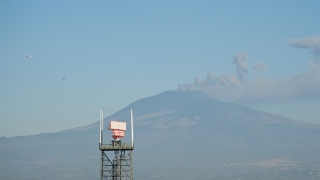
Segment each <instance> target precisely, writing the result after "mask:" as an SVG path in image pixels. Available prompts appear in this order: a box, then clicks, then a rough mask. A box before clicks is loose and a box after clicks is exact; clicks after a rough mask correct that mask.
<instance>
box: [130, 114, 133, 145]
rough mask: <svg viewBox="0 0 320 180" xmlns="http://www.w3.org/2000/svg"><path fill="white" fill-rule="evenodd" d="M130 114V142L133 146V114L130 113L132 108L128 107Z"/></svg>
mask: <svg viewBox="0 0 320 180" xmlns="http://www.w3.org/2000/svg"><path fill="white" fill-rule="evenodd" d="M130 115H131V138H132V139H131V143H132V146H133V114H132V109H131V108H130Z"/></svg>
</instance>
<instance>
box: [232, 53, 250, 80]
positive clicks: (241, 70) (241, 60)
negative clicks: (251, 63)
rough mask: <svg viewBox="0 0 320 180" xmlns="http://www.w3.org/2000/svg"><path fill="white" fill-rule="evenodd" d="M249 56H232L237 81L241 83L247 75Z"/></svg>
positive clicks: (246, 54) (245, 54)
mask: <svg viewBox="0 0 320 180" xmlns="http://www.w3.org/2000/svg"><path fill="white" fill-rule="evenodd" d="M248 57H249V55H248V53H246V52H242V53H238V54H235V55H234V56H233V62H232V63H233V64H236V71H237V74H238V80H239V81H240V82H241V83H244V82H245V81H246V75H247V74H248V63H247V59H248Z"/></svg>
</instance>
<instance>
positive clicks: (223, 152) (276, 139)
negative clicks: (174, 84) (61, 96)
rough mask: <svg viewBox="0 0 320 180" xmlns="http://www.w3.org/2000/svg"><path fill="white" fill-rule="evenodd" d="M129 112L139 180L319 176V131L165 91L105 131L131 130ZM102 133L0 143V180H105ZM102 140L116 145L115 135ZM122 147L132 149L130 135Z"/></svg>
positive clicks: (86, 130)
mask: <svg viewBox="0 0 320 180" xmlns="http://www.w3.org/2000/svg"><path fill="white" fill-rule="evenodd" d="M129 108H132V109H133V113H134V128H135V150H134V154H133V160H134V177H135V179H186V178H187V177H188V178H189V179H199V178H201V177H202V178H201V179H212V178H213V179H226V177H229V179H232V178H234V179H238V178H239V177H247V178H250V177H251V175H250V174H252V175H253V176H255V177H258V175H257V174H259V172H262V171H263V172H266V171H268V172H270V174H273V172H274V171H281V172H282V173H278V174H281V176H284V174H288V176H290V175H292V173H293V174H294V173H296V172H300V171H301V172H304V173H307V172H309V170H310V171H311V170H312V169H313V170H312V173H313V174H315V176H310V179H312V178H314V177H317V176H316V175H317V173H318V172H319V174H320V170H319V167H320V165H319V152H320V151H319V150H320V148H319V146H320V144H319V142H320V129H319V124H315V123H313V124H312V123H304V122H301V121H295V120H292V119H289V118H286V117H282V116H279V115H275V114H270V113H266V112H262V111H256V110H253V109H250V108H246V107H244V106H241V105H237V104H234V103H224V102H221V101H219V100H217V99H214V98H212V97H210V96H208V95H206V94H204V93H202V92H199V91H166V92H163V93H160V94H158V95H155V96H152V97H148V98H144V99H141V100H138V101H135V102H133V103H132V104H130V105H128V106H127V107H125V108H124V109H122V110H120V111H118V112H116V113H115V114H113V115H111V116H109V117H106V118H105V120H104V121H105V123H104V124H105V128H106V126H107V124H108V121H109V120H120V121H127V122H129V118H130V117H129V111H128V109H129ZM98 126H99V123H98V122H95V123H93V124H91V125H89V126H86V127H80V128H75V129H72V130H65V131H60V132H57V133H47V134H39V135H34V136H22V137H13V138H0V160H1V163H0V179H9V178H12V179H45V178H46V179H99V169H100V167H99V165H100V162H99V158H100V152H99V149H98V141H99V127H98ZM105 128H104V129H105ZM104 139H105V142H109V141H110V140H111V134H110V131H107V130H105V131H104ZM123 141H130V130H129V128H128V132H127V137H126V138H125V139H124V140H123ZM317 169H318V170H319V171H318V170H317ZM297 177H300V176H297ZM242 179H243V178H242Z"/></svg>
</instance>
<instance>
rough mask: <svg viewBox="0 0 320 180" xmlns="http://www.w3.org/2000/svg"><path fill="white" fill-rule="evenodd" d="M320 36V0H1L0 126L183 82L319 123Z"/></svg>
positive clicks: (86, 111)
mask: <svg viewBox="0 0 320 180" xmlns="http://www.w3.org/2000/svg"><path fill="white" fill-rule="evenodd" d="M319 35H320V1H318V0H314V1H313V0H305V1H264V2H261V1H211V0H210V1H187V0H186V1H180V0H176V1H163V0H161V1H106V0H103V1H80V0H77V1H40V0H36V1H33V0H29V1H10V0H2V1H0V136H7V137H12V136H17V135H31V134H37V133H43V132H55V131H59V130H64V129H70V128H74V127H79V126H85V125H88V124H90V123H93V122H95V121H98V120H99V110H100V108H101V107H104V108H122V107H124V106H126V105H128V104H129V103H132V102H133V101H135V100H138V99H141V98H144V97H148V96H152V95H156V94H158V93H161V92H163V91H166V90H177V89H180V90H185V89H200V90H204V91H206V92H208V93H211V94H212V95H213V96H214V97H215V98H218V99H221V100H224V101H227V102H237V103H240V104H243V105H246V106H249V107H252V108H255V109H258V110H264V111H267V112H271V113H277V114H280V115H284V116H288V117H291V118H294V119H297V120H302V121H306V122H319V84H320V77H319V54H320V36H319ZM23 54H25V55H31V56H32V58H27V57H23V56H22V55H23Z"/></svg>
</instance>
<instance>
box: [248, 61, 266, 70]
mask: <svg viewBox="0 0 320 180" xmlns="http://www.w3.org/2000/svg"><path fill="white" fill-rule="evenodd" d="M266 68H267V64H266V63H264V62H260V63H254V64H253V67H252V69H253V70H254V71H264V70H265V69H266Z"/></svg>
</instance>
